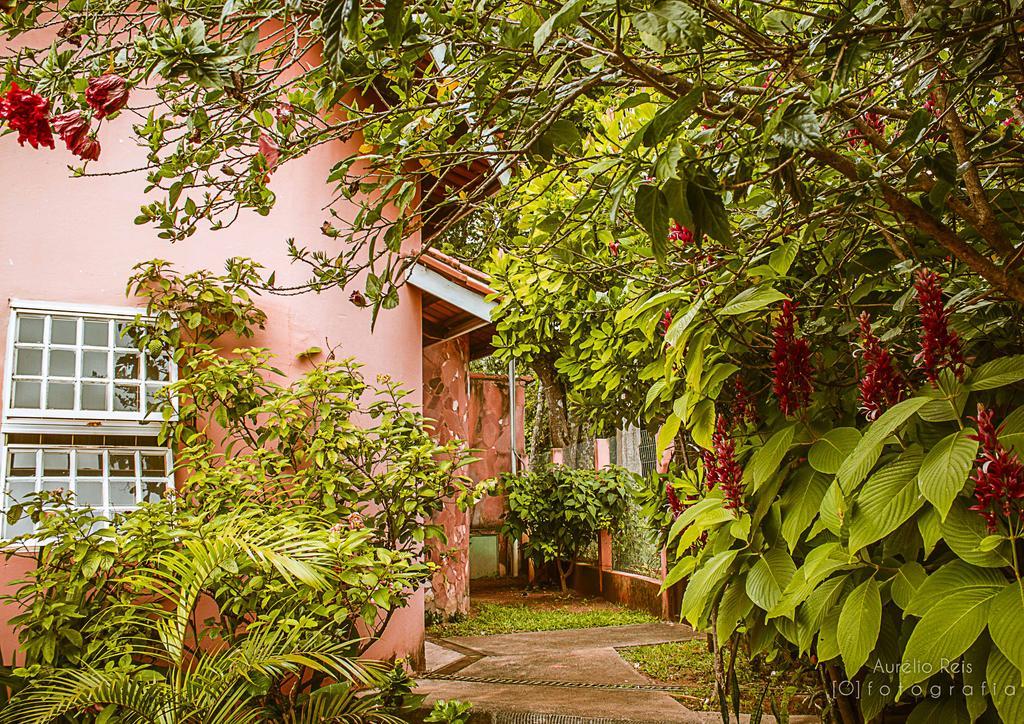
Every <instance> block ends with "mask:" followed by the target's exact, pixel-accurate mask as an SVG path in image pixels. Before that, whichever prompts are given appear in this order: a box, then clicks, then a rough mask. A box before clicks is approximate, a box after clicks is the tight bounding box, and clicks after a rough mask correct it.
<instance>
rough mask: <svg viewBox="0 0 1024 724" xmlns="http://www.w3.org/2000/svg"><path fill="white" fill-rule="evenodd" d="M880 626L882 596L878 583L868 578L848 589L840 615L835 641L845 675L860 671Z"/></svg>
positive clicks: (873, 644)
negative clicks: (850, 589) (841, 658)
mask: <svg viewBox="0 0 1024 724" xmlns="http://www.w3.org/2000/svg"><path fill="white" fill-rule="evenodd" d="M881 626H882V595H881V594H880V593H879V591H878V582H877V581H875V579H874V578H869V579H868V580H866V581H864V583H862V584H860V585H859V586H857V587H856V588H855V589H853V591H851V592H850V595H849V596H847V597H846V602H845V603H844V604H843V610H842V613H840V614H839V625H838V627H837V628H836V641H837V643H838V644H839V652H840V653H841V654H842V657H843V664H844V666H845V668H846V675H847V676H853V675H854V674H856V673H857V672H858V671H860V668H861V667H862V666H863V665H864V662H866V661H867V660H868V654H870V653H871V651H872V650H873V649H874V648H875V643H876V642H877V641H878V632H879V630H880V629H881Z"/></svg>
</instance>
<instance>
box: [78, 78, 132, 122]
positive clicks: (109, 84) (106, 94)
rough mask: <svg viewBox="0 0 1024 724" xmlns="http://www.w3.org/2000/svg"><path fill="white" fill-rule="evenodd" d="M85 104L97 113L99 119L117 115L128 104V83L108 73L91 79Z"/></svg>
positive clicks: (86, 91) (86, 90) (86, 92)
mask: <svg viewBox="0 0 1024 724" xmlns="http://www.w3.org/2000/svg"><path fill="white" fill-rule="evenodd" d="M85 102H86V103H88V104H89V107H90V108H92V109H93V110H94V111H96V117H97V118H105V117H107V116H109V115H111V114H113V113H117V112H118V111H119V110H121V109H122V108H124V106H125V104H126V103H128V83H127V82H126V81H125V79H124V78H122V77H121V76H119V75H113V74H112V73H106V74H104V75H101V76H97V77H96V78H90V79H89V87H88V88H86V89H85Z"/></svg>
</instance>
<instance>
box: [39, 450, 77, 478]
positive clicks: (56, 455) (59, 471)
mask: <svg viewBox="0 0 1024 724" xmlns="http://www.w3.org/2000/svg"><path fill="white" fill-rule="evenodd" d="M70 474H71V453H68V452H44V453H43V475H70Z"/></svg>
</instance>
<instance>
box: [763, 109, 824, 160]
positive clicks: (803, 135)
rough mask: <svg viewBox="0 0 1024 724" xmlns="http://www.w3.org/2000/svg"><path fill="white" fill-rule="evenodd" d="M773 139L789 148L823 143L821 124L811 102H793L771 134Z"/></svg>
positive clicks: (809, 147) (809, 146)
mask: <svg viewBox="0 0 1024 724" xmlns="http://www.w3.org/2000/svg"><path fill="white" fill-rule="evenodd" d="M771 139H772V141H774V142H776V143H779V144H781V145H783V146H788V147H789V148H800V149H804V150H807V149H812V148H814V147H815V146H817V145H818V144H819V143H821V126H820V125H819V124H818V117H817V115H815V113H814V106H812V105H811V104H810V103H803V102H797V103H792V104H790V105H789V106H788V107H786V108H785V110H784V111H783V114H782V119H781V120H780V121H779V124H778V126H776V128H775V130H774V131H773V132H772V134H771Z"/></svg>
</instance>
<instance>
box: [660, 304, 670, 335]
mask: <svg viewBox="0 0 1024 724" xmlns="http://www.w3.org/2000/svg"><path fill="white" fill-rule="evenodd" d="M670 326H672V310H671V309H666V310H665V311H664V312H663V313H662V315H661V321H660V322H658V331H659V332H660V333H661V336H662V337H664V336H665V333H666V332H668V328H669V327H670Z"/></svg>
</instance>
